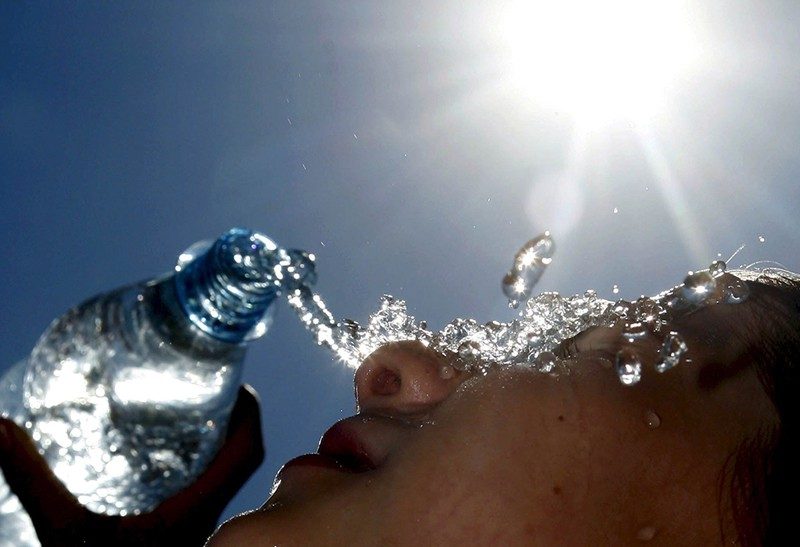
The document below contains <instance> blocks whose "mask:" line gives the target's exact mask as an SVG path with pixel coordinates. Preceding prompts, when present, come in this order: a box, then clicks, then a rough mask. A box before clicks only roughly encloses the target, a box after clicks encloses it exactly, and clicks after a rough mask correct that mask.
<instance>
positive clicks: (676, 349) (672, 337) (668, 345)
mask: <svg viewBox="0 0 800 547" xmlns="http://www.w3.org/2000/svg"><path fill="white" fill-rule="evenodd" d="M687 349H688V348H687V346H686V342H684V341H683V337H682V336H681V335H680V334H678V333H677V332H675V331H672V332H670V333H669V334H668V335H667V337H666V338H665V339H664V344H663V345H662V346H661V351H660V352H659V356H658V361H657V362H656V370H657V371H658V372H666V371H668V370H669V369H671V368H673V367H674V366H676V365H677V364H678V363H680V361H681V357H683V354H684V353H686V350H687Z"/></svg>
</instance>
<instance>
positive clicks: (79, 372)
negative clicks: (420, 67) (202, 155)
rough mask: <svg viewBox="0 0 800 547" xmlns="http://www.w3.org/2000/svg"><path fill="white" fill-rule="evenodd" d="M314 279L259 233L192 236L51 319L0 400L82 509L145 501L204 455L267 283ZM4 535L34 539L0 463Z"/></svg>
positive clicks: (270, 288)
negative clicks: (139, 272) (131, 279)
mask: <svg viewBox="0 0 800 547" xmlns="http://www.w3.org/2000/svg"><path fill="white" fill-rule="evenodd" d="M314 280H315V273H314V265H313V256H311V255H308V254H306V253H303V252H301V251H287V250H284V249H281V248H279V247H277V245H275V243H273V242H272V241H271V240H270V239H269V238H267V237H265V236H263V235H261V234H258V233H254V232H250V231H248V230H244V229H238V228H237V229H233V230H230V231H228V232H227V233H225V234H224V235H223V236H222V237H220V238H219V239H218V240H216V241H215V242H212V243H210V244H209V243H200V244H195V245H193V246H192V247H190V248H189V249H188V250H187V251H186V252H184V253H183V254H181V256H180V258H179V261H178V265H177V266H176V267H175V271H174V272H172V273H170V274H168V275H165V276H163V277H160V278H157V279H154V280H152V281H149V282H144V283H139V284H134V285H130V286H127V287H123V288H121V289H118V290H115V291H112V292H109V293H106V294H101V295H99V296H96V297H94V298H91V299H89V300H87V301H86V302H84V303H82V304H80V305H79V306H77V307H75V308H73V309H71V310H69V311H68V312H67V313H66V314H64V315H63V316H62V317H60V318H58V319H56V320H55V321H54V322H53V323H52V324H51V325H50V326H49V327H48V329H47V330H46V331H45V332H44V334H43V335H42V336H41V338H40V339H39V341H38V343H37V344H36V346H35V348H34V349H33V351H32V352H31V354H30V356H29V357H28V359H26V360H25V361H22V362H20V363H18V364H17V365H16V366H14V367H13V368H12V369H11V370H10V371H9V372H8V373H7V374H6V376H5V377H4V378H3V380H2V382H0V390H1V391H0V411H2V413H3V414H5V415H8V416H11V417H13V418H14V419H15V420H16V421H17V422H18V423H19V424H20V425H24V427H25V428H26V429H27V430H28V432H29V434H30V435H31V437H32V438H33V439H34V441H35V442H36V443H37V444H38V446H39V448H40V450H41V452H42V453H43V454H44V456H45V458H46V459H47V461H48V462H49V463H50V466H51V467H52V469H53V471H54V472H55V474H56V475H57V476H58V477H59V478H60V479H61V480H62V481H63V482H64V483H65V484H66V486H67V487H68V488H69V489H70V491H72V492H73V493H74V494H75V495H76V496H77V497H78V499H79V500H80V501H81V503H83V504H84V505H86V506H87V507H89V508H90V509H92V510H94V511H98V512H105V513H110V514H127V513H132V512H139V511H146V510H148V509H151V508H153V507H154V506H155V505H157V504H158V503H159V502H160V501H162V500H164V499H166V498H167V497H169V496H170V495H172V494H173V493H175V492H177V491H178V490H180V489H181V488H183V487H184V486H186V485H187V484H188V483H189V482H191V480H192V479H193V478H194V477H196V476H197V475H198V474H199V473H200V472H202V471H203V469H204V468H205V467H206V465H207V464H208V462H209V461H210V460H211V458H212V457H213V456H214V454H215V452H216V450H217V449H218V447H219V445H220V443H221V441H222V439H223V437H224V433H225V429H226V426H227V420H228V416H229V414H230V411H231V409H232V406H233V403H234V402H235V398H236V394H237V390H238V386H239V384H240V378H241V372H242V362H243V359H244V355H245V349H246V345H247V342H248V341H249V340H252V339H254V338H257V337H259V336H261V335H263V334H264V333H265V332H266V330H267V328H268V327H269V323H270V321H271V316H272V314H271V313H270V312H271V310H272V309H273V308H274V307H273V306H272V303H273V301H274V299H275V297H276V296H277V295H279V294H280V293H282V292H283V291H286V290H295V289H296V288H298V287H299V286H301V285H309V284H313V282H314ZM0 545H3V546H5V545H9V546H10V545H14V546H20V545H38V541H37V540H36V537H35V533H34V532H33V528H32V525H31V523H30V520H29V519H28V518H27V515H26V514H25V513H24V510H23V509H22V507H21V506H20V504H19V502H18V500H17V499H16V497H15V496H13V494H11V493H10V492H9V491H8V488H7V486H6V484H5V481H4V480H3V479H2V475H0Z"/></svg>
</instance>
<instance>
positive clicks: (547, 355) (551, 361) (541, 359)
mask: <svg viewBox="0 0 800 547" xmlns="http://www.w3.org/2000/svg"><path fill="white" fill-rule="evenodd" d="M557 361H558V358H557V357H556V355H555V353H553V352H552V351H543V352H542V353H540V354H539V356H538V357H537V358H536V368H538V369H539V370H540V371H541V372H552V371H553V369H554V368H555V367H556V362H557Z"/></svg>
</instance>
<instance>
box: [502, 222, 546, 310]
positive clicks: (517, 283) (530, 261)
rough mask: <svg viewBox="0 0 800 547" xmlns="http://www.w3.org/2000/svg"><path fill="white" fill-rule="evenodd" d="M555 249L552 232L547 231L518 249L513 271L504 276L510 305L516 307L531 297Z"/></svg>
mask: <svg viewBox="0 0 800 547" xmlns="http://www.w3.org/2000/svg"><path fill="white" fill-rule="evenodd" d="M555 250H556V248H555V244H554V243H553V239H552V238H551V237H550V232H545V233H544V234H542V235H540V236H539V237H536V238H534V239H531V240H530V241H528V242H527V243H526V244H525V245H523V246H522V248H520V250H519V251H517V254H516V255H515V256H514V265H513V266H512V267H511V271H509V272H508V273H507V274H506V276H505V277H504V278H503V293H505V295H506V296H507V297H508V305H509V306H510V307H512V308H515V309H516V308H517V307H518V306H519V304H520V302H525V301H526V300H528V299H529V298H530V297H531V294H532V292H533V287H534V286H535V285H536V283H537V282H538V281H539V278H540V277H542V274H543V273H544V270H545V269H546V268H547V266H548V265H549V264H550V262H551V261H552V260H553V253H555Z"/></svg>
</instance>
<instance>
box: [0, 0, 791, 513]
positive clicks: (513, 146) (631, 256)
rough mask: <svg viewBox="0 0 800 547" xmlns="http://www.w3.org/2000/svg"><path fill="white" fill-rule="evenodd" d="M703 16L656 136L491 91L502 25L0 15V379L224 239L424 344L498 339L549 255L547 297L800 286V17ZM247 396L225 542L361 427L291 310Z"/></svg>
mask: <svg viewBox="0 0 800 547" xmlns="http://www.w3.org/2000/svg"><path fill="white" fill-rule="evenodd" d="M694 4H695V9H694V11H693V12H692V13H693V17H695V18H696V20H697V21H698V22H699V23H698V24H699V26H700V27H701V28H702V29H703V31H702V32H703V34H702V36H701V41H702V46H703V53H702V62H700V63H698V65H697V66H694V67H693V68H692V69H691V70H687V71H685V72H683V73H681V74H680V75H679V77H676V79H675V81H673V82H672V84H671V87H670V90H669V91H670V92H669V95H668V97H667V98H666V100H665V105H664V108H663V112H662V114H661V115H660V116H659V117H657V118H654V119H652V120H648V121H647V122H642V121H641V120H638V121H637V120H634V121H631V120H630V119H625V118H624V117H620V118H618V119H613V120H610V121H608V122H607V123H605V124H603V125H601V126H596V127H591V128H589V129H586V127H585V126H584V125H581V124H580V123H578V121H579V120H577V119H576V117H575V115H574V113H573V112H571V111H570V109H569V108H568V105H566V106H565V105H561V106H559V107H553V106H552V105H548V104H542V103H540V102H538V101H537V99H536V96H537V95H536V93H533V92H531V93H529V94H526V93H525V92H520V91H519V90H515V91H513V92H512V91H509V89H508V87H507V86H504V85H502V84H503V79H504V78H505V76H504V72H503V67H504V66H505V65H504V55H506V54H507V49H506V48H505V46H502V45H501V44H502V43H503V41H502V34H503V28H502V27H501V26H500V24H499V23H498V22H497V21H499V18H498V14H499V13H501V12H502V11H503V10H504V9H505V4H504V3H502V2H496V3H491V2H480V3H464V2H437V3H433V2H408V1H393V2H261V3H255V2H239V3H211V2H195V3H190V4H189V3H166V2H165V3H155V2H152V3H148V2H136V3H128V4H126V3H121V2H116V3H92V2H82V3H59V4H56V3H52V4H45V3H33V4H32V5H29V4H22V3H4V4H3V5H2V6H0V43H2V46H0V67H2V68H1V69H0V176H2V185H0V238H2V239H1V240H2V244H3V249H4V256H3V261H2V269H0V276H2V277H1V278H0V280H1V281H2V282H0V300H1V301H2V302H4V310H5V319H4V320H3V321H2V325H3V328H2V329H0V356H1V357H2V359H0V363H3V364H2V365H0V367H7V366H10V365H11V364H13V363H14V362H16V361H17V360H19V359H21V358H22V357H24V356H25V355H26V354H27V353H28V352H29V351H30V349H31V347H32V346H33V345H34V344H35V342H36V339H37V337H38V336H39V334H40V333H41V332H42V330H43V329H44V328H45V327H46V326H47V324H48V323H49V321H50V320H51V319H53V318H54V317H56V316H58V315H60V314H61V313H63V312H64V311H65V310H66V309H67V308H69V307H70V306H71V305H74V304H76V303H78V302H80V301H81V300H83V299H84V298H86V297H88V296H90V295H93V294H95V293H97V292H100V291H102V290H106V289H110V288H113V287H116V286H120V285H123V284H126V283H129V282H133V281H137V280H141V279H146V278H150V277H153V276H155V275H156V274H159V273H161V272H164V271H166V270H169V269H170V268H171V267H172V265H173V264H174V260H175V258H176V256H177V254H178V253H179V252H180V251H181V250H183V249H184V248H185V247H187V246H188V245H189V244H191V243H192V242H194V241H196V240H199V239H206V238H210V237H215V236H217V235H219V234H220V233H222V232H223V231H224V230H226V229H227V228H229V227H232V226H246V227H250V228H253V229H257V230H260V231H263V232H264V233H266V234H268V235H269V236H271V237H272V238H273V239H275V240H276V241H277V242H279V243H280V244H283V245H285V246H289V247H300V248H305V249H307V250H310V251H313V252H314V253H315V254H316V255H317V258H318V270H319V274H320V275H319V283H318V288H319V291H320V293H321V294H322V295H323V296H324V297H325V299H326V300H327V302H328V304H329V306H330V307H331V308H332V309H333V310H334V312H335V313H336V314H338V315H340V316H342V317H352V318H355V319H364V318H365V317H366V316H367V315H368V314H369V313H370V311H372V310H373V309H374V308H375V306H376V303H377V302H378V298H379V296H380V295H381V294H383V293H391V294H393V295H395V296H398V297H401V298H404V299H406V300H407V302H408V304H409V308H410V310H411V311H412V313H413V314H414V315H416V316H417V317H418V318H424V319H427V320H428V321H429V324H431V325H432V326H441V325H443V324H444V323H446V322H447V321H449V320H450V319H451V318H453V317H455V316H470V317H475V318H477V319H478V320H481V321H486V320H489V319H508V318H510V317H511V312H510V311H509V310H507V309H506V306H505V302H504V300H503V296H502V293H501V291H500V280H501V278H502V276H503V274H504V273H505V271H506V270H507V269H508V267H509V266H510V265H511V259H512V257H513V254H514V252H515V251H516V250H517V248H518V247H519V245H520V244H522V243H523V242H524V241H526V240H527V239H529V238H531V237H533V236H535V235H537V234H538V233H540V232H541V231H543V230H544V229H546V228H549V229H550V230H551V231H552V232H553V237H554V238H555V240H556V244H557V247H558V250H557V253H556V256H555V259H554V262H553V264H552V266H551V267H550V270H549V271H548V272H547V273H546V274H545V276H544V278H543V279H542V282H541V289H542V290H558V291H560V292H563V293H573V292H579V291H583V290H584V289H586V288H590V287H591V288H595V289H596V290H597V291H598V293H599V294H600V295H601V296H606V297H608V298H615V297H616V296H615V295H612V293H611V288H612V286H613V285H614V284H618V285H619V286H620V295H619V296H624V297H626V298H635V297H638V296H639V295H640V294H651V293H654V292H657V291H659V290H661V289H663V288H665V287H667V286H671V285H673V284H677V283H679V282H680V281H681V280H682V278H683V276H684V275H685V273H686V271H687V270H691V269H699V268H702V267H705V266H707V264H708V263H709V262H710V261H711V260H713V259H714V258H716V256H717V253H721V254H722V255H724V257H727V256H729V255H730V254H731V253H733V251H735V250H736V249H737V248H738V247H739V246H740V245H741V244H746V245H747V247H746V248H745V249H744V250H743V251H742V252H741V253H740V255H739V256H738V257H737V258H736V259H735V260H734V261H733V264H734V265H740V264H749V263H751V262H755V261H758V260H774V261H778V262H780V263H782V264H784V265H785V266H787V267H788V268H790V269H794V270H798V269H800V259H799V258H798V251H800V232H799V231H798V218H800V215H798V212H799V211H800V185H798V182H797V181H798V174H800V159H798V153H797V152H798V149H799V147H798V138H799V137H800V98H799V97H800V94H798V93H797V89H798V86H800V57H799V56H798V55H797V53H796V52H797V51H800V37H799V35H798V33H797V32H796V31H795V29H796V28H797V26H798V24H800V5H798V4H797V3H796V2H789V1H786V2H780V1H776V0H768V1H760V2H755V1H753V2H722V1H712V2H695V3H694ZM553 54H554V55H556V54H557V51H554V53H553ZM539 83H540V84H541V85H544V84H546V83H547V82H539ZM614 208H616V209H617V213H614ZM759 235H763V236H764V238H765V241H764V242H763V243H761V242H759V240H758V236H759ZM245 379H246V381H248V382H249V383H251V384H253V385H254V386H255V387H256V388H257V390H258V391H259V393H260V394H261V397H262V404H263V415H264V431H265V438H266V441H267V445H268V448H267V452H268V456H267V461H266V462H265V464H264V465H263V467H262V468H261V470H260V471H259V472H258V474H257V475H256V476H255V477H254V478H253V479H252V480H251V481H250V483H248V485H247V486H246V487H245V488H244V489H243V491H242V492H241V494H240V495H239V496H238V497H237V498H236V499H235V500H234V502H233V503H232V505H231V507H230V508H229V514H232V513H234V512H238V511H242V510H244V509H248V508H252V507H255V506H257V505H259V504H260V503H261V502H262V501H263V500H264V498H265V496H266V494H267V492H268V490H269V487H270V485H271V481H272V477H273V476H274V474H275V472H276V471H277V469H278V468H279V466H280V465H281V464H282V463H283V462H285V461H286V460H288V459H289V458H291V457H292V456H295V455H298V454H300V453H303V452H308V451H312V450H314V448H315V447H316V441H317V440H318V439H319V436H320V435H321V434H322V433H323V432H324V431H325V430H326V429H327V427H329V426H330V424H331V423H333V422H334V421H335V420H338V419H340V418H342V417H344V416H347V415H349V414H350V413H352V411H353V400H352V399H353V398H352V372H351V371H348V370H345V369H344V368H343V367H342V366H340V365H338V364H336V363H333V362H332V361H331V360H330V358H329V357H328V356H327V355H326V354H325V353H324V352H323V351H322V350H321V349H319V348H317V347H315V346H313V345H312V344H311V342H310V339H309V338H308V336H307V335H306V333H305V332H303V330H302V328H301V327H300V325H299V323H298V322H297V321H296V320H295V319H294V318H293V317H292V316H291V313H290V312H289V310H288V309H282V310H280V311H279V314H278V316H277V320H276V322H275V324H274V326H273V328H272V330H271V332H270V333H269V334H268V335H267V336H266V337H265V338H264V339H262V340H260V341H258V342H257V343H256V344H254V346H253V347H252V350H251V352H250V354H249V356H248V361H247V370H246V373H245Z"/></svg>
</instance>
